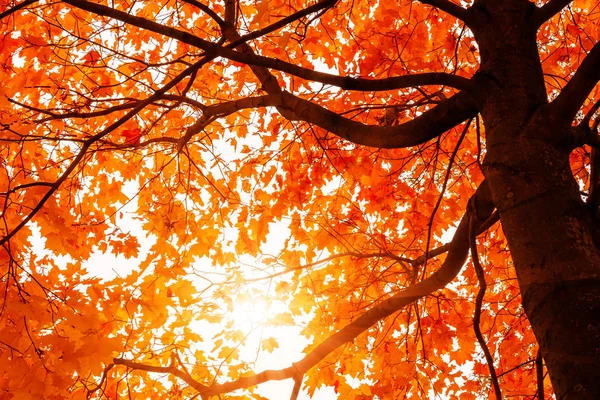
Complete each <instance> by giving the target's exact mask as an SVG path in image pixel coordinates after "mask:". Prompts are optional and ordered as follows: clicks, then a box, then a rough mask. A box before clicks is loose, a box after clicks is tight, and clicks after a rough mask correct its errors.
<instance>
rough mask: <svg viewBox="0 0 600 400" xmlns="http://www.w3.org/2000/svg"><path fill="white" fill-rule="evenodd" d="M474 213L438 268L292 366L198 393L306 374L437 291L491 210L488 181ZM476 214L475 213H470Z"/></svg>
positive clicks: (480, 190) (214, 392) (454, 272)
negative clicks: (471, 231) (471, 222)
mask: <svg viewBox="0 0 600 400" xmlns="http://www.w3.org/2000/svg"><path fill="white" fill-rule="evenodd" d="M471 201H472V204H473V205H474V210H475V211H474V212H473V211H469V213H465V215H464V216H463V218H462V220H461V222H460V225H459V226H458V229H457V230H456V233H455V234H454V237H453V239H452V241H451V242H450V249H449V250H448V255H447V256H446V259H445V260H444V263H443V264H442V266H441V267H440V269H439V270H438V271H436V272H435V273H433V274H432V275H431V276H429V277H428V278H426V279H424V280H423V281H421V282H419V283H417V284H415V285H412V286H410V287H408V288H406V289H405V290H403V291H401V292H399V293H397V294H395V295H394V296H392V297H390V298H388V299H387V300H384V301H382V302H381V303H379V304H377V305H375V306H373V308H371V309H370V310H368V311H366V312H365V313H363V314H362V315H361V316H360V317H358V318H357V319H355V320H354V321H352V322H351V323H350V324H348V325H346V326H345V327H344V328H342V329H341V330H339V331H338V332H336V333H334V334H333V335H331V336H330V337H328V338H327V339H325V341H323V342H322V343H321V344H319V345H318V346H317V347H315V348H314V349H313V350H312V351H311V352H310V353H308V354H307V355H306V356H305V357H304V358H303V359H302V360H300V361H298V362H295V363H293V364H292V366H290V367H288V368H284V369H280V370H267V371H263V372H261V373H259V374H257V375H254V376H248V377H243V378H240V379H238V380H236V381H233V382H228V383H222V384H214V385H211V386H210V387H208V388H206V389H205V390H204V391H202V392H201V395H203V396H214V395H218V394H221V393H229V392H231V391H233V390H237V389H242V388H247V387H250V386H255V385H258V384H260V383H263V382H267V381H270V380H283V379H289V378H293V377H296V376H300V375H301V374H303V373H305V372H306V371H308V370H309V369H311V368H312V367H314V366H315V365H316V364H317V363H319V362H320V361H321V360H323V359H324V358H325V357H326V356H327V355H329V354H330V353H331V352H332V351H334V350H335V349H337V348H338V347H340V346H342V345H343V344H344V343H348V342H350V341H351V340H353V339H354V338H356V337H357V336H358V335H360V334H361V333H363V332H365V331H366V330H367V329H369V328H370V327H371V326H373V325H374V324H375V323H377V322H378V321H380V320H382V319H383V318H385V317H387V316H389V315H391V314H393V313H395V312H396V311H399V310H400V309H401V308H403V307H405V306H407V305H409V304H411V303H413V302H414V301H416V300H419V299H421V298H423V297H425V296H427V295H429V294H431V293H433V292H434V291H436V290H439V289H441V288H444V287H445V286H446V285H447V284H448V283H450V281H452V279H454V277H456V275H457V274H458V273H459V272H460V270H461V269H462V266H463V265H464V263H465V261H466V259H467V255H468V253H469V219H470V218H473V220H474V221H475V222H474V223H475V224H476V226H480V224H482V223H484V222H486V221H487V220H488V219H489V217H490V215H491V214H492V211H493V208H494V206H493V204H492V201H491V198H490V192H489V189H488V187H487V184H486V183H485V182H484V183H482V184H481V185H480V186H479V188H478V189H477V191H476V192H475V194H474V195H473V198H472V199H471ZM472 213H475V214H476V215H473V216H472V215H471V214H472Z"/></svg>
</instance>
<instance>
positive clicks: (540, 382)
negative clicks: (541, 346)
mask: <svg viewBox="0 0 600 400" xmlns="http://www.w3.org/2000/svg"><path fill="white" fill-rule="evenodd" d="M535 374H536V377H537V397H538V399H539V400H544V397H545V394H544V360H543V359H542V352H541V351H539V350H538V353H537V357H536V358H535Z"/></svg>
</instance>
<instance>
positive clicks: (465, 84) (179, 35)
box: [64, 0, 473, 91]
mask: <svg viewBox="0 0 600 400" xmlns="http://www.w3.org/2000/svg"><path fill="white" fill-rule="evenodd" d="M64 2H65V3H67V4H70V5H72V6H74V7H77V8H81V9H83V10H86V11H90V12H93V13H95V14H98V15H102V16H106V17H110V18H114V19H117V20H120V21H123V22H125V23H128V24H130V25H133V26H137V27H138V28H142V29H146V30H149V31H151V32H155V33H158V34H161V35H165V36H167V37H170V38H173V39H177V40H179V41H181V42H183V43H186V44H189V45H191V46H194V47H197V48H199V49H201V50H204V51H205V52H206V53H208V54H211V55H217V56H220V57H224V58H227V59H229V60H232V61H237V62H240V63H244V64H248V65H255V66H258V67H264V68H270V69H275V70H278V71H282V72H286V73H288V74H291V75H294V76H297V77H299V78H303V79H306V80H311V81H315V82H320V83H323V84H328V85H333V86H337V87H340V88H342V89H345V90H369V91H382V90H394V89H402V88H408V87H414V86H425V85H444V86H450V87H453V88H456V89H460V90H466V89H472V88H473V83H472V82H471V80H470V79H468V78H464V77H461V76H457V75H452V74H447V73H443V72H438V73H434V72H431V73H422V74H414V75H404V76H398V77H392V78H385V79H367V78H352V77H345V76H339V75H334V74H327V73H324V72H318V71H314V70H311V69H308V68H304V67H300V66H298V65H294V64H291V63H288V62H286V61H283V60H279V59H276V58H270V57H264V56H259V55H256V54H253V53H251V52H240V51H236V50H233V48H235V47H237V45H239V44H241V43H245V42H248V41H249V40H251V39H254V38H256V37H259V35H256V34H250V35H246V36H241V37H240V36H238V38H239V39H237V40H235V41H232V43H230V45H228V46H225V47H223V46H220V45H218V44H215V43H212V42H209V41H207V40H204V39H201V38H199V37H197V36H194V35H192V34H190V33H188V32H185V31H182V30H179V29H175V28H171V27H168V26H164V25H161V24H159V23H156V22H154V21H150V20H147V19H144V18H141V17H137V16H135V15H131V14H128V13H126V12H123V11H120V10H116V9H114V8H110V7H107V6H103V5H101V4H96V3H91V2H89V1H86V0H64ZM331 3H332V1H331V0H326V1H322V2H320V3H317V4H316V5H314V6H311V7H309V8H307V9H305V10H303V11H306V10H309V9H310V12H316V11H319V10H321V9H323V8H325V7H328V6H331ZM303 14H307V12H304V13H303ZM284 20H286V21H287V18H284ZM274 25H276V26H277V27H280V26H279V25H282V24H278V23H276V24H274ZM260 32H261V34H265V33H267V32H264V30H261V31H260ZM238 42H239V43H238Z"/></svg>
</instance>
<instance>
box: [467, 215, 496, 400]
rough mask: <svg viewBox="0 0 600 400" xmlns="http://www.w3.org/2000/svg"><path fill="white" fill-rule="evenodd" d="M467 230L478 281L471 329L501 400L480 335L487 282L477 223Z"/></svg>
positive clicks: (481, 335) (493, 370)
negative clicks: (480, 258) (479, 253)
mask: <svg viewBox="0 0 600 400" xmlns="http://www.w3.org/2000/svg"><path fill="white" fill-rule="evenodd" d="M469 225H470V228H469V242H470V247H471V259H472V260H473V267H474V268H475V273H476V274H477V280H478V281H479V291H478V292H477V297H476V299H475V313H474V315H473V329H474V331H475V336H476V337H477V342H479V345H480V346H481V349H482V350H483V354H484V355H485V359H486V361H487V365H488V368H489V370H490V379H491V381H492V386H493V388H494V393H495V395H496V400H502V391H501V390H500V384H499V383H498V375H497V374H496V368H495V367H494V358H493V357H492V354H491V353H490V349H489V348H488V346H487V343H486V341H485V339H484V337H483V334H482V333H481V327H480V322H481V306H482V304H483V297H484V296H485V291H486V289H487V282H486V281H485V273H484V272H483V267H482V266H481V263H480V261H479V255H478V254H477V239H476V236H477V235H476V231H477V222H476V221H475V220H471V221H470V224H469Z"/></svg>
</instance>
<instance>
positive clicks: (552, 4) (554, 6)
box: [533, 0, 573, 27]
mask: <svg viewBox="0 0 600 400" xmlns="http://www.w3.org/2000/svg"><path fill="white" fill-rule="evenodd" d="M572 2H573V0H550V1H549V2H547V3H546V4H544V5H543V6H542V7H540V8H538V9H537V10H536V12H535V14H534V17H533V21H534V23H535V24H536V26H537V27H539V26H541V25H542V24H543V23H544V22H546V21H548V20H549V19H550V18H552V17H553V16H555V15H556V14H558V13H559V12H561V10H562V9H563V8H565V7H566V6H568V5H569V4H571V3H572Z"/></svg>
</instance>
